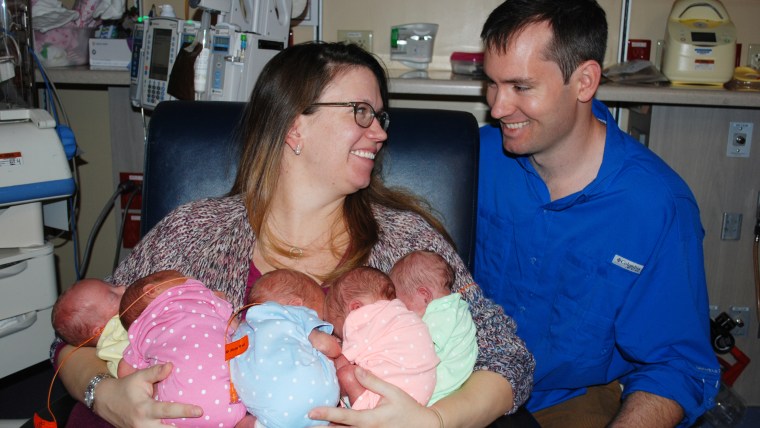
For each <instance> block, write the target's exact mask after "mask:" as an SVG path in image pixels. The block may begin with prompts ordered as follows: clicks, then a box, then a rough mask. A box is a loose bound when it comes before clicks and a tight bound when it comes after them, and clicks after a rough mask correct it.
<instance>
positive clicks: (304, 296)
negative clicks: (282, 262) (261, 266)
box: [246, 269, 325, 318]
mask: <svg viewBox="0 0 760 428" xmlns="http://www.w3.org/2000/svg"><path fill="white" fill-rule="evenodd" d="M264 302H277V303H279V304H281V305H289V306H306V307H307V308H309V309H313V310H314V311H316V312H317V315H318V316H319V318H322V317H324V304H325V293H324V292H323V291H322V287H320V286H319V284H318V283H317V281H315V280H314V279H313V278H311V277H310V276H308V275H306V274H305V273H303V272H298V271H295V270H291V269H276V270H273V271H271V272H267V273H265V274H264V275H262V276H261V278H259V279H258V280H257V281H256V283H254V284H253V288H252V289H251V292H250V293H249V294H248V298H247V301H246V303H264Z"/></svg>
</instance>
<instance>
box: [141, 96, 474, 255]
mask: <svg viewBox="0 0 760 428" xmlns="http://www.w3.org/2000/svg"><path fill="white" fill-rule="evenodd" d="M244 106H245V103H242V102H211V101H206V102H201V101H168V102H162V103H160V104H159V105H158V106H157V107H156V109H155V111H154V112H153V115H152V116H151V120H150V125H149V128H148V140H147V145H146V148H145V166H144V167H145V169H144V182H143V202H142V218H141V234H142V235H145V233H147V232H148V231H149V230H150V229H151V228H152V227H153V226H154V225H155V224H156V223H157V222H158V221H159V220H161V219H162V218H163V217H164V216H165V215H166V214H168V213H169V212H170V211H171V210H172V209H174V208H176V207H177V206H179V205H181V204H183V203H185V202H189V201H192V200H196V199H200V198H205V197H210V196H221V195H224V194H226V193H227V192H229V190H230V187H231V186H232V183H233V181H234V179H235V172H236V170H237V160H238V159H239V156H238V153H239V150H238V149H239V148H238V147H237V144H236V139H235V137H234V132H235V128H236V125H237V123H238V121H239V120H240V117H241V114H242V111H243V108H244ZM389 114H390V118H391V122H390V127H389V128H388V141H387V143H386V144H385V145H384V146H383V149H382V150H383V151H385V154H384V156H385V160H384V163H383V176H384V179H385V182H386V184H388V185H392V186H403V187H405V188H407V189H409V190H411V191H412V192H414V193H415V194H417V195H420V196H422V197H423V198H424V199H425V200H427V201H428V202H429V203H430V204H431V205H432V207H433V209H434V210H435V211H436V214H437V216H438V217H439V218H440V219H441V220H442V221H443V224H444V226H445V227H446V229H447V230H448V231H449V233H450V234H451V236H452V238H453V239H454V242H455V243H456V247H457V251H458V252H459V254H460V256H461V257H462V260H464V262H465V263H466V264H467V266H468V267H471V266H472V259H473V254H472V253H473V251H472V250H473V245H474V234H475V198H476V195H477V176H478V147H479V141H480V140H479V134H478V124H477V121H476V120H475V117H474V116H473V115H472V114H470V113H467V112H461V111H450V110H432V109H408V108H397V109H390V110H389Z"/></svg>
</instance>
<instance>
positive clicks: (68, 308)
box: [51, 278, 125, 346]
mask: <svg viewBox="0 0 760 428" xmlns="http://www.w3.org/2000/svg"><path fill="white" fill-rule="evenodd" d="M124 288H125V287H124V286H114V285H111V284H109V283H107V282H104V281H101V280H99V279H89V278H88V279H83V280H80V281H78V282H76V283H74V285H72V286H71V288H69V289H68V290H66V291H64V292H63V293H62V294H61V296H60V297H58V300H56V302H55V305H53V313H52V316H51V318H52V322H53V328H54V329H55V331H56V332H57V333H58V335H59V336H60V337H61V339H63V340H64V341H66V343H68V344H70V345H74V346H77V345H81V344H83V343H84V342H85V341H86V340H87V339H91V340H89V341H88V342H87V343H86V344H84V346H95V345H97V344H98V338H99V337H100V330H101V329H102V328H103V327H105V325H106V323H108V320H110V319H111V318H113V317H114V315H117V314H118V313H119V302H120V301H121V296H122V295H123V294H124Z"/></svg>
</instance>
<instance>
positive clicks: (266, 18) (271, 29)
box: [130, 0, 291, 110]
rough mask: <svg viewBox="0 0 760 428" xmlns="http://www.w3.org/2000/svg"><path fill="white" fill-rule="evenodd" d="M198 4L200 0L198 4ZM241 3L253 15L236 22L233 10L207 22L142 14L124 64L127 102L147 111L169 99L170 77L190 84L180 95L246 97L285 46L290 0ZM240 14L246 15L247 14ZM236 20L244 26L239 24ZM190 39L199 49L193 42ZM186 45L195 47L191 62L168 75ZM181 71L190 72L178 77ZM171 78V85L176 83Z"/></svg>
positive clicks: (219, 98) (225, 97)
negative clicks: (127, 77)
mask: <svg viewBox="0 0 760 428" xmlns="http://www.w3.org/2000/svg"><path fill="white" fill-rule="evenodd" d="M209 1H210V0H207V1H206V4H207V5H209V3H208V2H209ZM249 3H250V4H249ZM203 4H204V3H203V0H201V6H203ZM225 4H226V3H225ZM241 4H246V5H247V7H246V9H251V10H254V11H257V12H258V13H256V14H254V17H255V18H256V19H252V20H250V22H246V21H245V20H243V21H240V20H239V19H238V20H236V19H234V18H235V17H236V16H237V14H236V13H230V14H227V15H222V16H223V17H224V19H222V22H219V23H217V24H216V26H213V27H210V26H208V24H206V25H203V24H201V23H199V22H196V21H185V20H181V19H177V18H168V17H157V18H148V19H147V20H145V21H144V22H142V23H138V24H137V26H136V28H135V32H136V34H135V37H134V44H133V55H132V63H131V66H130V71H131V73H130V101H131V103H132V105H133V106H135V107H142V108H145V109H148V110H152V109H154V108H155V107H156V105H158V103H160V102H161V101H164V100H172V99H175V97H174V96H172V95H173V94H174V95H176V96H180V95H177V93H176V92H172V91H170V90H169V88H170V85H169V83H170V79H171V78H178V81H179V82H182V83H181V84H182V85H192V86H193V87H192V88H185V87H184V86H183V87H182V89H183V91H182V94H183V95H182V96H185V94H186V93H190V94H194V97H193V99H194V100H200V101H204V100H213V101H246V100H248V98H249V96H250V93H251V90H252V89H253V86H254V84H255V83H256V79H257V78H258V76H259V74H260V73H261V70H262V69H263V68H264V65H265V64H266V63H267V62H268V61H269V60H270V59H272V58H273V57H274V56H275V55H276V54H277V53H278V52H279V51H281V50H283V49H285V47H286V46H287V43H288V37H289V30H290V14H291V9H290V8H291V3H290V0H248V1H246V2H243V3H241ZM206 7H207V8H209V10H215V9H213V8H211V7H210V6H206ZM232 12H236V11H232ZM242 15H243V16H244V17H249V18H250V14H249V13H246V14H242ZM238 21H240V22H238ZM204 22H207V21H204ZM241 25H246V26H247V27H248V28H246V29H241ZM202 27H205V28H207V30H206V31H204V30H203V28H202ZM196 39H197V41H196ZM194 42H195V43H196V44H201V45H202V47H203V49H202V50H201V49H199V48H200V46H196V45H193V43H194ZM191 45H193V46H192V47H191V49H190V50H193V49H198V51H200V52H201V53H200V54H198V56H197V57H195V59H194V67H180V68H178V69H177V73H175V74H174V75H173V74H172V71H173V70H174V66H175V62H176V60H177V57H178V55H179V54H180V53H181V50H182V49H185V48H188V47H190V46H191ZM188 52H189V50H188ZM193 52H195V50H193ZM182 53H183V54H184V53H187V52H182ZM185 58H187V57H186V56H185V57H183V60H184V59H185ZM183 64H185V62H183ZM185 68H187V70H186V69H185ZM180 71H181V73H180ZM182 73H188V74H193V75H192V76H185V75H181V76H180V75H179V74H182ZM185 82H187V83H185ZM171 83H172V85H173V87H175V86H174V85H176V84H178V82H171ZM184 89H187V91H184Z"/></svg>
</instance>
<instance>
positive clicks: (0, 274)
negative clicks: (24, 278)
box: [0, 260, 27, 279]
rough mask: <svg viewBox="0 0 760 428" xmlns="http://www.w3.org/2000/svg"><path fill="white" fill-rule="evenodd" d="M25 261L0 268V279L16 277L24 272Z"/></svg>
mask: <svg viewBox="0 0 760 428" xmlns="http://www.w3.org/2000/svg"><path fill="white" fill-rule="evenodd" d="M26 265H27V263H26V260H24V261H22V262H17V263H13V264H9V265H6V267H2V266H0V279H4V278H8V277H11V276H13V275H18V274H20V273H21V272H23V271H25V270H26Z"/></svg>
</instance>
